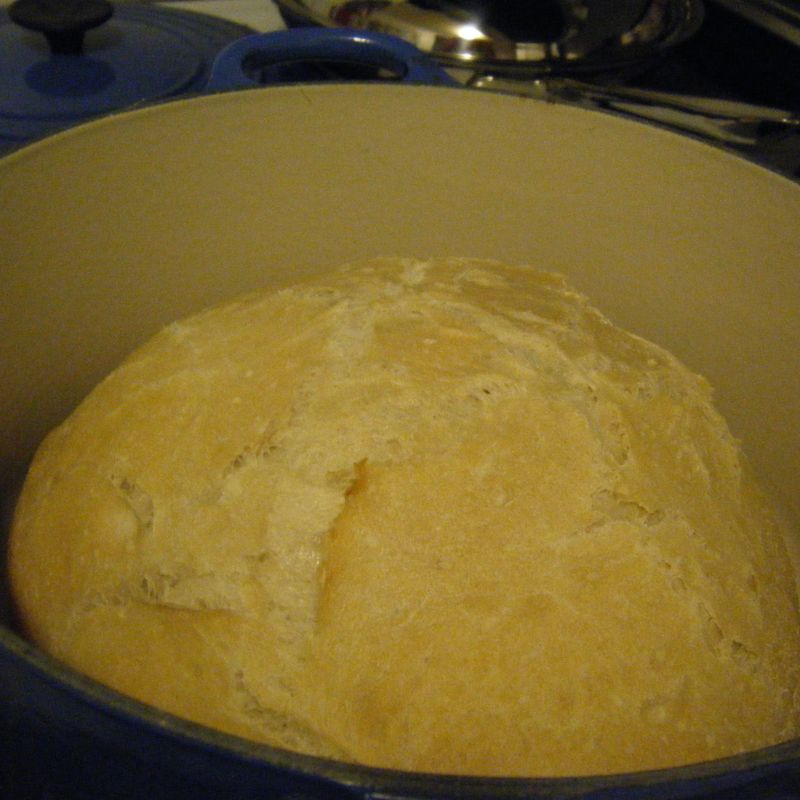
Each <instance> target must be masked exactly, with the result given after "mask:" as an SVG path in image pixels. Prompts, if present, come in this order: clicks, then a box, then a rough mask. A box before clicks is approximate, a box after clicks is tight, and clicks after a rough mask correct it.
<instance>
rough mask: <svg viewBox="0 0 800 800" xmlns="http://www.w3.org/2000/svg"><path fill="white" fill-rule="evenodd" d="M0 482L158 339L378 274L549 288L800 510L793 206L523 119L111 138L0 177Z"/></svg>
mask: <svg viewBox="0 0 800 800" xmlns="http://www.w3.org/2000/svg"><path fill="white" fill-rule="evenodd" d="M0 197H2V202H1V204H0V242H2V246H1V247H0V276H2V290H1V292H2V293H1V294H0V378H2V391H1V392H0V414H1V415H2V417H1V419H2V426H1V427H2V430H0V458H1V459H2V461H1V462H0V467H1V468H2V470H3V474H5V475H10V474H11V473H12V472H13V471H14V469H15V468H17V467H22V466H23V465H24V464H25V462H26V461H27V459H28V458H29V456H30V454H31V452H32V450H33V448H34V447H35V445H36V442H37V441H38V440H39V439H40V437H41V436H42V435H43V434H44V432H45V431H46V430H47V429H48V428H49V427H50V426H51V425H53V424H54V423H56V422H57V421H58V420H59V419H60V418H61V417H62V416H63V415H64V414H66V413H67V412H68V411H69V409H70V408H71V407H72V406H73V405H74V404H75V403H76V402H77V400H78V399H79V398H80V397H81V396H82V395H83V394H84V393H85V391H86V390H87V389H88V388H89V387H90V386H91V385H92V383H93V382H94V381H95V380H97V379H98V378H99V377H100V376H101V375H102V374H103V373H105V372H106V371H108V370H109V369H110V368H111V367H112V366H113V365H114V364H115V363H116V362H117V361H118V360H119V359H120V358H121V357H122V356H123V355H124V354H125V353H126V352H128V351H129V350H130V349H131V348H132V347H134V346H135V345H137V344H138V343H140V342H141V341H142V340H143V339H145V338H146V337H147V336H148V335H149V334H151V333H152V332H153V331H154V330H155V329H156V328H157V327H159V326H160V325H161V324H163V323H166V322H167V321H169V320H171V319H174V318H176V317H179V316H181V315H183V314H185V313H187V312H189V311H192V310H193V309H196V308H198V307H201V306H204V305H207V304H209V303H213V302H214V301H217V300H219V299H220V298H223V297H226V296H229V295H232V294H235V293H238V292H241V291H243V290H247V289H250V288H253V287H257V286H260V285H263V284H266V283H270V282H272V281H275V280H284V279H286V278H287V276H290V275H293V274H299V273H307V272H310V271H313V270H316V269H319V268H321V267H324V266H327V265H334V264H337V263H338V262H342V261H346V260H349V259H353V258H356V257H361V256H368V255H378V254H414V255H419V256H425V255H454V254H460V255H474V256H486V257H496V258H501V259H506V260H510V261H521V262H529V263H531V264H537V265H539V266H542V267H545V268H549V269H554V270H558V271H562V272H564V273H565V274H567V275H568V276H569V278H570V279H571V280H572V281H573V283H575V284H576V285H577V286H578V287H579V288H580V289H581V290H583V291H584V292H585V293H587V294H588V295H589V296H590V297H591V298H592V299H593V301H594V302H595V303H596V304H597V305H599V306H600V307H601V308H602V309H604V310H605V311H606V312H607V314H608V315H609V316H610V317H612V318H613V319H614V321H616V322H618V323H619V324H622V325H623V326H626V327H628V328H629V329H631V330H633V331H636V332H638V333H640V334H642V335H644V336H646V337H648V338H650V339H653V340H655V341H657V342H659V343H660V344H662V345H664V346H666V347H668V348H670V349H671V350H673V351H674V352H675V353H676V354H678V355H679V356H680V357H681V358H682V359H683V360H684V361H685V362H687V363H688V364H689V365H690V366H691V367H693V368H694V369H696V370H698V371H700V372H703V373H704V374H705V375H706V376H707V377H708V378H709V379H710V380H711V382H712V383H713V384H714V386H715V387H716V388H717V397H718V403H719V405H720V407H721V409H722V410H723V412H724V413H725V415H726V416H727V417H728V419H729V421H730V423H731V426H732V427H733V429H734V431H735V433H736V434H737V435H738V436H740V437H741V438H742V439H743V440H744V442H745V446H746V449H747V451H748V452H749V453H750V456H751V458H752V460H753V461H754V462H755V465H756V467H757V468H758V470H759V471H760V472H761V473H762V475H764V476H765V477H766V478H767V479H768V480H769V481H770V482H771V483H772V484H774V487H775V489H776V491H777V492H778V494H779V495H780V497H781V498H782V500H783V502H784V503H785V504H786V506H787V507H789V508H791V509H793V511H794V513H798V512H800V485H799V480H800V479H798V475H800V426H798V419H799V418H800V413H799V412H800V369H798V366H800V365H799V364H798V353H800V319H799V318H798V314H797V310H798V308H800V274H798V270H800V187H798V186H796V185H795V184H793V183H791V182H790V181H787V180H784V179H783V178H780V177H778V176H776V175H773V174H770V173H767V172H765V171H763V170H761V169H759V168H757V167H755V166H753V165H750V164H748V163H746V162H744V161H741V160H738V159H735V158H733V157H730V156H728V155H726V154H724V153H722V152H720V151H717V150H715V149H712V148H710V147H707V146H705V145H702V144H698V143H696V142H693V141H690V140H687V139H684V138H682V137H678V136H675V135H672V134H669V133H666V132H663V131H660V130H656V129H652V128H646V127H643V126H640V125H638V124H633V123H629V122H625V121H621V120H619V119H616V118H612V117H610V116H604V115H600V114H597V113H592V112H585V111H581V110H575V109H570V108H565V107H560V106H554V105H547V104H542V103H539V102H536V101H530V100H523V99H520V98H512V97H504V96H499V95H488V94H485V93H478V92H470V91H466V90H458V89H452V90H451V89H433V88H425V87H408V86H386V85H365V86H331V85H327V86H320V87H302V88H298V87H294V88H291V87H289V88H276V89H266V90H254V91H244V92H237V93H230V94H227V95H216V96H210V97H205V98H199V99H193V100H188V101H182V102H176V103H170V104H167V105H164V106H160V107H152V108H148V109H144V110H140V111H136V112H133V113H128V114H123V115H120V116H118V117H116V118H109V119H106V120H103V121H101V122H99V123H95V124H91V125H89V126H85V127H82V128H80V129H76V130H73V131H71V132H68V133H66V134H63V135H60V136H58V137H56V138H54V139H51V140H48V141H44V142H42V143H39V144H37V145H34V146H31V147H29V148H26V149H25V150H23V151H20V152H18V153H17V154H15V155H13V156H10V157H8V158H6V159H4V160H2V161H0Z"/></svg>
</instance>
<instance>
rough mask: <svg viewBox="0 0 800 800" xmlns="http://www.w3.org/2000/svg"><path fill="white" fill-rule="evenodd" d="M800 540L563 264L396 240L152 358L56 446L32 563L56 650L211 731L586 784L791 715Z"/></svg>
mask: <svg viewBox="0 0 800 800" xmlns="http://www.w3.org/2000/svg"><path fill="white" fill-rule="evenodd" d="M783 535H784V531H783V529H782V528H781V526H780V523H779V522H778V519H777V517H776V514H775V512H774V510H773V509H772V508H771V506H770V504H769V503H768V502H767V501H766V500H765V497H764V495H763V494H762V493H761V492H760V491H759V489H758V488H757V486H756V484H755V482H754V481H753V479H752V478H751V477H750V475H749V473H748V470H747V467H746V465H745V464H744V463H743V460H742V457H741V455H740V453H739V448H738V446H737V443H736V441H735V440H734V439H733V438H732V436H731V434H730V432H729V430H728V429H727V427H726V425H725V423H724V422H723V420H722V419H721V418H720V416H719V414H718V413H717V412H716V411H715V410H714V408H713V407H712V402H711V391H710V389H709V386H708V384H707V383H706V381H705V380H703V379H702V378H700V377H698V376H696V375H694V374H692V373H690V372H689V371H688V370H687V369H686V368H684V367H683V366H682V365H681V364H679V363H678V362H677V361H676V359H675V358H673V357H672V356H670V355H669V354H668V353H666V352H665V351H664V350H662V349H660V348H659V347H656V346H654V345H652V344H649V343H647V342H645V341H643V340H642V339H640V338H638V337H636V336H633V335H631V334H629V333H626V332H623V331H622V330H620V329H619V328H617V327H615V326H613V325H612V324H611V323H610V322H609V321H608V320H607V319H605V318H604V317H603V316H602V315H601V314H600V313H599V312H597V311H595V310H593V309H592V308H591V307H590V306H589V305H588V303H587V300H586V299H585V298H584V297H582V296H581V295H579V294H577V293H576V292H575V291H573V290H572V289H571V288H570V287H569V286H568V285H567V284H566V283H565V282H564V280H563V279H562V278H560V277H557V276H555V275H551V274H547V273H544V272H540V271H537V270H535V269H533V268H529V267H517V266H508V265H503V264H499V263H494V262H487V261H476V260H471V259H455V258H453V259H435V260H429V261H421V260H414V259H392V258H386V259H378V260H374V261H370V262H368V263H361V264H355V265H350V266H346V267H343V268H341V269H339V270H337V271H334V272H332V273H330V274H326V275H324V276H320V277H317V278H314V279H313V280H309V281H306V282H301V283H298V284H296V285H289V286H285V287H283V288H279V289H272V290H269V291H265V292H262V293H256V294H252V295H249V296H246V297H244V298H241V299H238V300H235V301H233V302H230V303H228V304H227V305H224V306H221V307H218V308H215V309H212V310H209V311H206V312H204V313H201V314H199V315H197V316H194V317H192V318H190V319H188V320H184V321H181V322H176V323H174V324H172V325H170V326H169V327H167V328H166V329H165V330H163V331H162V332H161V333H159V334H158V335H157V336H156V337H155V338H154V339H152V340H151V341H150V342H149V343H148V344H146V345H145V346H144V347H142V348H141V349H140V350H139V351H138V352H136V353H135V354H133V355H132V356H131V357H130V358H129V359H128V360H127V361H126V362H125V363H124V364H123V365H122V366H121V367H119V368H118V369H117V370H116V371H115V372H114V373H112V374H111V375H110V376H109V377H108V378H107V379H106V380H104V381H103V382H102V383H101V384H100V385H99V386H98V387H97V388H96V389H95V390H94V391H93V392H92V393H91V394H90V395H89V397H88V398H87V399H86V400H85V401H84V402H83V404H82V405H81V406H80V407H79V408H78V409H77V410H76V411H75V412H74V413H73V414H72V416H71V417H70V418H69V419H68V420H67V421H66V422H64V423H63V424H62V425H61V426H60V427H59V428H57V429H56V430H55V431H53V432H52V433H51V434H50V435H49V437H48V438H47V439H46V441H45V442H44V444H43V445H42V447H41V448H40V450H39V453H38V454H37V456H36V458H35V461H34V463H33V465H32V467H31V470H30V474H29V477H28V480H27V482H26V484H25V487H24V491H23V494H22V497H21V500H20V503H19V506H18V510H17V514H16V519H15V523H14V528H13V533H12V538H11V545H10V572H11V579H12V586H13V592H14V594H15V597H16V600H17V603H18V606H19V609H20V613H21V617H22V619H23V620H24V623H25V626H26V629H27V632H28V633H29V635H30V636H31V637H32V639H33V640H34V641H36V642H37V643H39V644H40V645H41V646H42V647H43V648H44V649H45V650H47V651H49V652H50V653H52V654H53V655H55V656H57V657H58V658H60V659H63V660H64V661H65V662H67V663H68V664H71V665H72V666H74V667H75V668H77V669H78V670H80V671H83V672H84V673H87V674H88V675H90V676H92V677H94V678H95V679H97V680H98V681H101V682H103V683H105V684H108V685H109V686H112V687H115V688H116V689H118V690H119V691H121V692H123V693H127V694H129V695H132V696H133V697H136V698H138V699H140V700H142V701H144V702H146V703H150V704H152V705H155V706H158V707H160V708H162V709H166V710H167V711H170V712H174V713H175V714H178V715H181V716H184V717H187V718H189V719H192V720H195V721H197V722H200V723H204V724H206V725H210V726H213V727H216V728H220V729H222V730H225V731H228V732H232V733H235V734H239V735H241V736H244V737H248V738H252V739H257V740H260V741H264V742H268V743H271V744H273V745H277V746H280V747H285V748H289V749H294V750H300V751H304V752H310V753H315V754H319V755H324V756H331V757H334V758H340V759H346V760H351V761H355V762H360V763H364V764H368V765H378V766H383V767H394V768H400V769H407V770H422V771H432V772H445V773H464V774H479V775H516V776H533V775H537V776H544V775H575V774H586V773H609V772H617V771H628V770H639V769H645V768H656V767H670V766H675V765H679V764H685V763H689V762H697V761H701V760H705V759H710V758H715V757H718V756H726V755H730V754H733V753H737V752H740V751H745V750H749V749H754V748H759V747H762V746H765V745H769V744H772V743H776V742H780V741H783V740H787V739H789V738H791V737H794V736H797V735H798V730H799V723H800V715H799V714H798V710H799V707H800V704H799V703H798V669H800V623H799V621H798V609H797V593H796V589H795V583H794V574H793V571H792V567H791V565H790V561H789V558H788V556H787V552H786V548H785V541H784V539H783V538H782V537H783Z"/></svg>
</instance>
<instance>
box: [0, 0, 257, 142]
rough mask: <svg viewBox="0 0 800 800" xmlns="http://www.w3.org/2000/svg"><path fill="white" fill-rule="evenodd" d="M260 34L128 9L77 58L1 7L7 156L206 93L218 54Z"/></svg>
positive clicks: (174, 13) (90, 34)
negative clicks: (137, 107)
mask: <svg viewBox="0 0 800 800" xmlns="http://www.w3.org/2000/svg"><path fill="white" fill-rule="evenodd" d="M249 33H252V31H251V30H250V29H249V28H247V27H245V26H243V25H238V24H235V23H232V22H228V21H227V20H222V19H218V18H216V17H210V16H207V15H205V14H197V13H194V12H190V11H181V10H176V9H167V8H162V7H158V6H153V5H145V4H142V5H138V4H134V3H121V4H120V5H118V6H117V7H116V8H115V9H114V14H113V16H112V17H111V19H110V20H109V21H108V22H105V23H104V24H102V25H100V26H99V27H96V28H94V29H93V30H88V31H86V33H85V36H84V39H83V48H82V52H81V53H80V54H77V55H73V54H62V53H53V52H51V49H50V46H49V45H48V42H47V40H46V39H45V37H44V36H43V35H42V34H41V33H37V32H34V31H29V30H26V29H25V28H22V27H20V26H19V25H17V24H15V23H14V22H12V21H11V19H10V18H9V15H8V12H7V11H6V10H5V9H2V8H0V151H2V150H4V149H6V150H7V149H11V148H13V147H14V146H16V145H19V144H23V143H24V142H26V141H28V140H29V139H34V138H38V137H40V136H44V135H46V134H48V133H51V132H53V131H56V130H59V129H61V128H65V127H68V126H69V125H73V124H76V123H78V122H82V121H84V120H87V119H90V118H91V117H96V116H99V115H102V114H105V113H108V112H111V111H115V110H119V109H123V108H126V107H128V106H132V105H134V104H137V103H142V102H145V101H151V100H160V99H164V98H169V97H176V96H179V95H181V94H185V93H189V92H193V91H198V90H199V89H201V88H202V87H203V86H204V84H205V82H206V80H207V78H208V74H209V70H210V66H211V63H212V61H213V59H214V57H215V56H216V55H217V53H218V52H219V51H220V50H222V49H223V47H225V46H226V45H228V44H230V43H231V42H232V41H234V40H236V39H239V38H241V37H243V36H246V35H247V34H249Z"/></svg>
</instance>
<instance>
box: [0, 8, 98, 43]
mask: <svg viewBox="0 0 800 800" xmlns="http://www.w3.org/2000/svg"><path fill="white" fill-rule="evenodd" d="M113 13H114V7H113V6H112V5H111V3H109V2H108V0H15V2H14V3H12V4H11V5H10V6H9V7H8V16H9V17H10V18H11V19H12V20H13V21H14V22H16V23H17V25H21V26H22V27H23V28H28V29H30V30H33V31H38V32H39V33H43V34H44V35H45V36H46V37H47V41H48V43H49V45H50V52H52V53H66V54H79V53H81V52H82V50H83V37H84V34H85V33H86V31H88V30H91V29H92V28H96V27H97V26H98V25H102V24H103V23H104V22H105V21H106V20H108V19H109V18H110V17H111V15H112V14H113Z"/></svg>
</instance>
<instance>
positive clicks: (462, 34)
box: [277, 0, 703, 77]
mask: <svg viewBox="0 0 800 800" xmlns="http://www.w3.org/2000/svg"><path fill="white" fill-rule="evenodd" d="M277 5H278V7H279V9H280V10H281V13H282V14H283V16H284V18H285V19H286V21H287V23H289V24H290V25H292V24H295V25H309V24H311V25H323V26H327V27H351V28H362V29H369V30H375V31H380V32H382V33H390V34H393V35H395V36H399V37H400V38H402V39H405V40H407V41H409V42H411V43H412V44H414V45H415V46H416V47H417V48H419V49H420V50H422V51H423V52H426V53H429V54H430V55H432V56H433V57H434V58H436V59H437V60H438V61H439V62H440V63H443V64H445V65H446V66H449V67H452V68H464V69H470V70H472V71H476V72H491V73H493V74H499V73H504V74H511V75H518V76H519V77H530V76H536V75H542V74H547V75H554V74H557V75H565V74H575V73H583V74H585V73H589V72H592V73H594V72H603V71H615V70H619V69H626V68H631V67H635V66H636V65H638V64H641V63H642V62H647V61H649V60H650V59H651V58H653V57H654V56H656V55H657V54H658V53H660V52H662V51H663V50H665V49H667V48H670V47H673V46H674V45H676V44H678V43H679V42H682V41H685V40H686V39H687V38H688V37H690V36H691V35H692V34H693V33H694V32H695V31H696V30H697V28H698V27H699V25H700V22H701V20H702V15H703V8H702V0H624V1H623V0H541V1H538V2H535V3H531V2H524V3H521V2H519V1H518V0H495V1H494V2H492V0H346V2H337V0H277Z"/></svg>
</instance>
